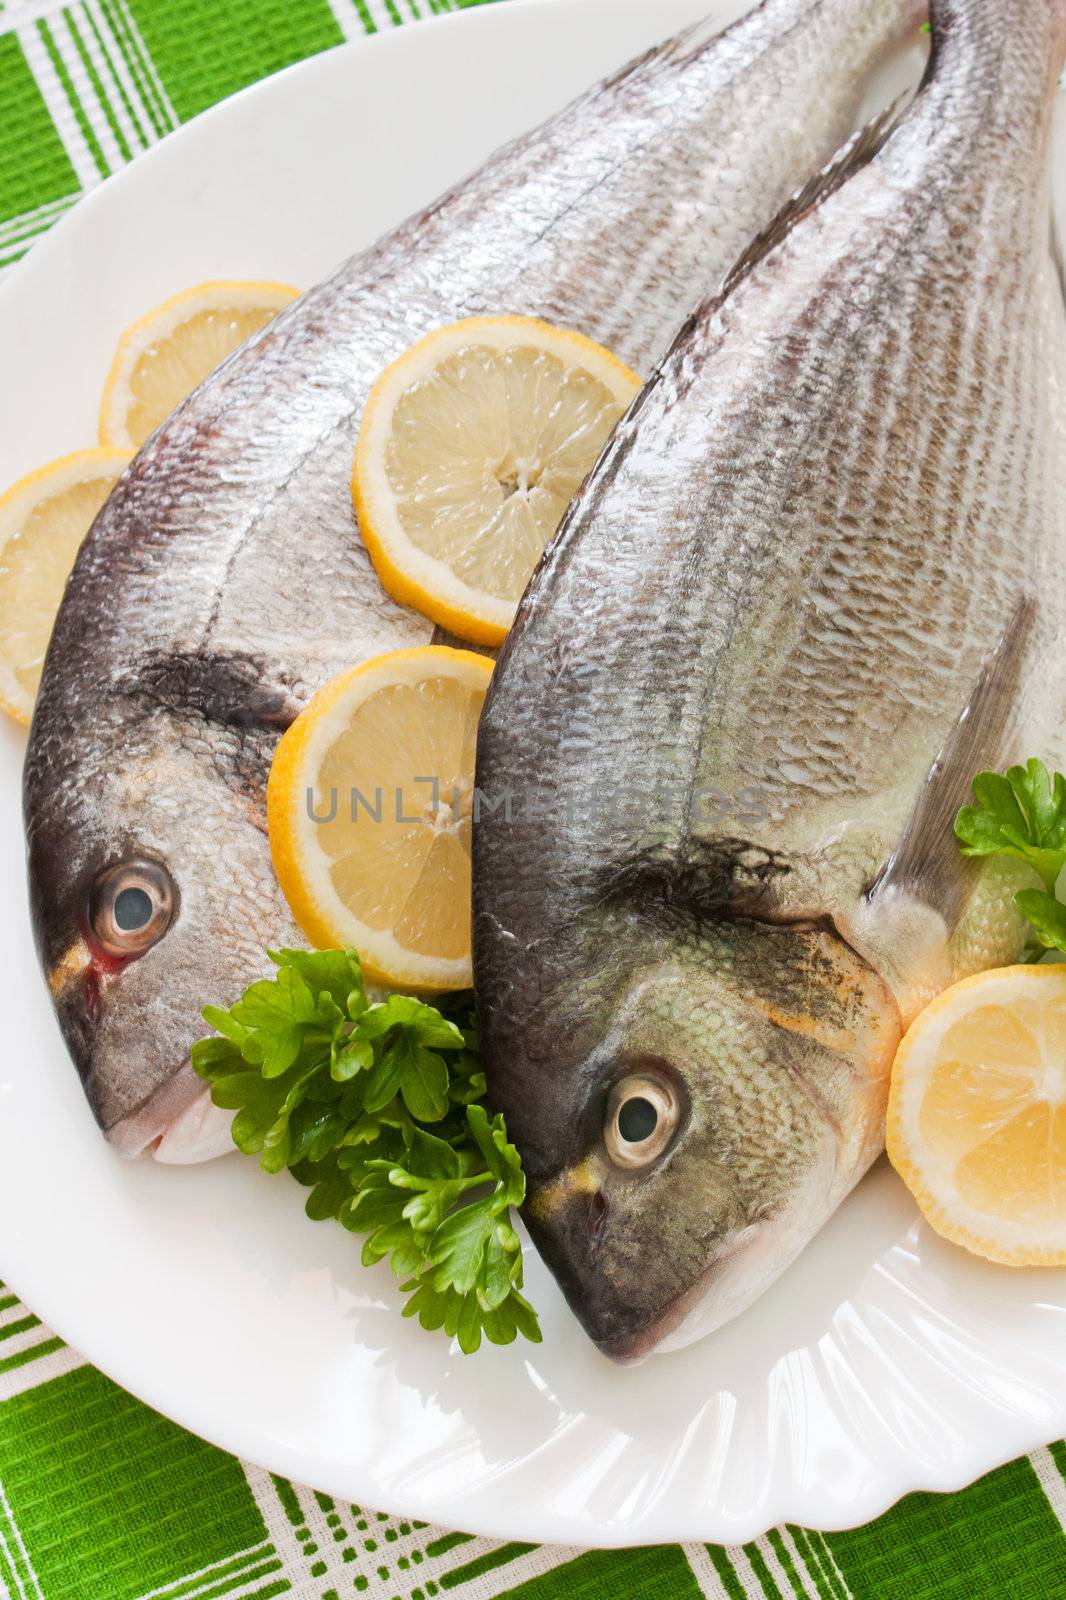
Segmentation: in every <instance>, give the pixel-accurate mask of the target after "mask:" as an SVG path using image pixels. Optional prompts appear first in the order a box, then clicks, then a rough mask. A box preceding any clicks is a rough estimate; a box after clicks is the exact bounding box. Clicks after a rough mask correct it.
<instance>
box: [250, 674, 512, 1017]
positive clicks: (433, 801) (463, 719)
mask: <svg viewBox="0 0 1066 1600" xmlns="http://www.w3.org/2000/svg"><path fill="white" fill-rule="evenodd" d="M491 676H492V663H491V662H490V661H486V660H485V658H484V657H483V656H478V655H474V654H473V653H472V652H470V651H467V650H450V649H446V648H444V647H440V646H433V645H427V646H425V647H424V648H422V649H417V650H397V651H393V652H391V653H390V654H388V655H383V656H375V658H374V659H373V660H372V661H367V662H364V664H363V665H362V666H359V667H356V668H355V669H354V670H353V671H352V672H348V673H344V674H342V675H341V676H340V677H339V678H334V679H333V681H332V682H331V683H328V684H326V686H325V687H324V688H323V689H320V690H319V692H318V694H316V695H315V696H314V698H313V699H312V700H311V701H310V702H309V704H308V705H307V707H306V708H305V709H304V711H303V712H301V714H300V716H299V717H297V719H296V721H295V722H294V723H293V724H292V726H291V728H289V729H288V731H287V732H286V733H285V735H284V737H283V738H282V740H281V742H280V744H279V745H278V748H277V751H276V752H275V755H274V762H273V765H272V767H271V769H270V780H269V783H268V785H267V820H268V825H269V830H270V849H271V854H272V856H273V858H274V868H275V871H276V872H277V875H278V881H279V882H280V884H281V887H282V889H283V891H284V893H285V897H286V899H287V900H288V902H289V906H290V908H291V910H292V914H293V916H294V917H295V918H296V921H297V922H298V923H299V925H300V927H301V928H302V929H303V931H304V933H305V934H306V935H307V937H308V939H310V941H311V943H312V944H313V945H316V946H317V947H318V948H319V949H331V948H333V947H334V946H337V945H354V947H355V948H356V949H357V950H358V952H359V955H360V957H361V958H362V961H363V965H364V967H365V968H366V971H367V974H368V976H369V977H371V978H374V979H377V980H378V981H379V982H384V983H392V984H396V985H404V986H407V987H412V988H418V989H465V988H467V987H469V985H470V983H471V981H472V980H471V969H470V832H471V809H472V798H473V789H474V750H475V742H476V738H477V725H478V720H479V718H480V716H481V707H482V703H483V701H484V699H485V692H486V690H487V689H488V685H489V679H490V677H491Z"/></svg>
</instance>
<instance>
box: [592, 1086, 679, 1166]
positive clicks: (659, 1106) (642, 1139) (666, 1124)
mask: <svg viewBox="0 0 1066 1600" xmlns="http://www.w3.org/2000/svg"><path fill="white" fill-rule="evenodd" d="M680 1121H681V1101H680V1098H679V1097H678V1094H677V1092H676V1090H675V1089H674V1088H673V1086H672V1085H671V1083H670V1082H669V1080H668V1079H667V1078H665V1077H660V1076H659V1075H658V1074H653V1073H633V1074H631V1075H630V1076H629V1077H627V1078H622V1079H621V1080H620V1081H619V1082H618V1083H616V1084H615V1085H614V1087H613V1088H612V1089H611V1092H610V1095H609V1096H608V1099H607V1115H606V1119H605V1121H604V1128H603V1139H604V1144H605V1145H606V1146H607V1154H608V1155H609V1156H610V1158H611V1160H612V1161H613V1162H614V1164H615V1166H616V1167H626V1168H628V1169H629V1170H631V1171H634V1170H637V1169H639V1168H641V1167H647V1166H650V1165H651V1163H652V1162H653V1161H657V1160H658V1159H659V1157H660V1156H661V1155H662V1154H663V1153H664V1152H665V1151H666V1150H667V1148H668V1147H669V1145H670V1142H671V1140H672V1139H673V1137H674V1134H675V1133H676V1132H677V1129H678V1125H679V1124H680Z"/></svg>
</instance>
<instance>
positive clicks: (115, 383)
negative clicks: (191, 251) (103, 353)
mask: <svg viewBox="0 0 1066 1600" xmlns="http://www.w3.org/2000/svg"><path fill="white" fill-rule="evenodd" d="M298 294H299V290H298V289H292V288H290V287H289V286H288V284H284V283H201V284H198V285H197V287H196V288H195V289H186V290H185V291H184V293H182V294H176V295H174V297H173V298H172V299H170V300H164V302H163V304H162V305H160V306H156V307H155V309H154V310H153V311H149V312H148V313H147V315H145V316H143V317H141V318H140V319H139V320H138V321H137V322H134V323H133V324H132V325H131V326H130V327H128V328H127V329H126V331H125V333H124V334H123V335H122V337H121V339H120V340H119V342H118V349H117V350H116V352H115V359H114V361H113V362H112V364H111V371H110V373H109V374H108V378H107V382H106V384H105V385H104V398H103V401H102V403H101V406H100V443H101V444H105V445H113V446H115V447H117V448H119V449H123V450H139V449H140V447H141V445H142V444H143V443H144V441H145V440H146V439H147V438H148V436H149V434H151V433H154V432H155V430H156V428H158V426H159V424H160V423H161V422H164V421H165V420H166V418H167V417H169V416H170V413H171V412H172V411H173V410H174V409H175V407H176V406H179V405H180V404H181V402H182V401H183V400H184V399H185V398H186V396H187V395H190V394H191V393H192V391H193V390H194V389H195V388H196V387H197V386H198V385H199V384H201V383H202V382H203V381H204V379H205V378H206V377H207V376H208V375H209V374H210V373H212V372H214V370H215V368H216V367H217V366H218V365H219V364H220V362H223V361H225V359H226V357H227V356H229V355H232V354H233V352H234V350H236V349H237V347H238V345H242V344H243V343H244V341H245V339H250V338H251V336H252V334H253V333H258V332H259V329H260V328H262V327H264V326H265V324H266V323H268V322H269V321H270V320H271V319H272V318H273V317H276V316H277V314H278V312H279V311H281V310H282V309H283V307H285V306H287V305H288V304H289V302H290V301H291V300H295V298H296V296H297V295H298Z"/></svg>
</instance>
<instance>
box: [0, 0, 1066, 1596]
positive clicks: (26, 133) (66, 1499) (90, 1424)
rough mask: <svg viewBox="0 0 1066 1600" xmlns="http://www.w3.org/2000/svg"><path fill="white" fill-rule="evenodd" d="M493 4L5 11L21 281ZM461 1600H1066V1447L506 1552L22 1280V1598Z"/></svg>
mask: <svg viewBox="0 0 1066 1600" xmlns="http://www.w3.org/2000/svg"><path fill="white" fill-rule="evenodd" d="M479 3H483V0H71V3H70V4H66V5H64V4H62V3H60V0H0V270H2V269H4V268H6V267H9V266H10V265H11V264H12V263H14V262H15V261H17V260H18V259H19V257H20V256H22V255H24V254H25V253H26V252H27V250H29V249H30V248H31V247H32V245H33V242H34V240H35V239H36V238H38V237H39V236H40V235H41V234H42V233H44V232H45V231H46V230H47V229H48V228H49V227H51V225H52V223H53V222H55V221H56V220H57V219H58V218H59V217H61V216H62V215H63V213H64V212H65V211H66V210H67V209H68V208H69V207H70V206H72V205H73V204H74V203H75V202H76V201H77V200H78V198H79V197H80V196H81V195H82V194H83V193H84V192H85V191H86V190H87V189H90V188H92V187H93V186H94V185H96V184H97V183H100V182H101V181H102V180H103V179H104V178H106V177H107V176H108V175H109V174H110V173H112V172H114V171H116V169H117V168H119V167H120V166H122V165H123V164H124V163H125V162H127V161H130V160H132V159H133V158H134V157H135V156H136V155H138V154H139V153H140V152H141V151H142V150H144V149H146V148H147V146H148V145H150V144H152V143H154V142H155V141H156V140H157V139H159V138H161V137H162V136H163V135H164V134H166V133H168V132H170V131H171V130H172V129H173V128H176V127H177V126H178V125H179V124H180V123H182V122H184V121H186V120H187V119H188V118H190V117H193V116H195V115H196V114H197V112H199V111H202V110H204V108H205V107H207V106H209V105H212V104H213V103H214V102H216V101H217V100H220V99H222V98H223V97H224V96H226V95H229V94H233V93H234V92H235V91H236V90H238V89H240V88H243V87H244V86H245V85H246V84H249V83H252V82H254V81H255V80H256V79H258V78H261V77H264V76H265V75H266V74H268V73H270V72H275V71H277V70H278V69H279V68H280V67H284V66H287V65H289V63H291V62H293V61H298V60H301V59H302V58H303V57H305V56H308V55H311V54H313V53H314V52H316V51H319V50H326V49H329V48H330V47H331V46H333V45H336V44H340V43H341V42H342V41H344V40H353V39H364V38H366V37H367V36H368V35H371V34H373V33H375V32H377V31H378V30H379V29H390V28H394V27H399V26H402V25H406V24H410V23H412V22H417V21H418V20H419V19H420V18H421V17H423V16H427V15H430V14H436V13H439V12H445V11H452V10H457V9H460V8H461V7H464V6H465V5H470V4H479ZM647 3H648V4H649V5H653V4H654V0H647ZM990 3H992V0H990ZM0 355H2V353H0ZM0 371H2V359H0ZM2 1256H3V1246H2V1227H0V1260H2ZM1064 1358H1066V1352H1064ZM1064 1382H1066V1359H1064ZM450 1593H455V1594H456V1595H457V1596H460V1597H461V1600H493V1597H496V1596H503V1595H507V1596H509V1597H511V1600H556V1597H562V1596H566V1597H567V1600H615V1597H618V1596H627V1597H630V1600H697V1597H699V1596H701V1595H706V1596H714V1597H716V1600H792V1597H797V1600H803V1597H810V1600H848V1597H850V1596H854V1597H855V1600H951V1597H956V1596H957V1597H958V1600H986V1597H994V1600H999V1597H1009V1600H1054V1597H1056V1596H1066V1446H1064V1445H1063V1444H1053V1445H1051V1446H1050V1447H1049V1448H1048V1449H1046V1450H1040V1451H1037V1452H1036V1453H1035V1454H1034V1455H1032V1456H1030V1457H1029V1458H1028V1459H1027V1460H1021V1461H1016V1462H1014V1463H1012V1464H1011V1465H1010V1466H1006V1467H1003V1468H1001V1469H1000V1470H999V1471H998V1472H994V1473H991V1474H990V1475H989V1476H988V1477H986V1478H984V1479H982V1481H981V1482H980V1483H977V1484H975V1485H974V1486H973V1487H972V1488H971V1489H968V1490H966V1491H965V1492H964V1493H962V1494H957V1495H952V1496H948V1497H937V1496H933V1495H924V1494H923V1495H912V1496H910V1497H909V1498H908V1499H906V1500H904V1501H902V1502H901V1503H900V1504H899V1505H898V1506H896V1507H895V1508H894V1509H893V1510H892V1511H890V1512H889V1513H888V1514H887V1515H886V1516H884V1517H882V1518H880V1519H879V1520H878V1521H877V1522H875V1523H872V1524H870V1525H869V1526H868V1527H865V1528H857V1529H855V1530H853V1531H851V1532H848V1533H840V1534H829V1535H823V1534H818V1533H813V1532H811V1531H809V1530H804V1529H802V1528H797V1527H787V1528H775V1529H772V1530H771V1531H770V1532H769V1533H767V1534H766V1535H765V1536H764V1537H763V1538H761V1539H757V1540H755V1541H754V1542H753V1543H751V1544H747V1545H745V1546H743V1548H735V1549H722V1548H720V1547H718V1546H713V1545H685V1546H661V1547H656V1548H649V1549H644V1550H636V1551H619V1552H614V1551H584V1552H582V1551H579V1550H573V1549H559V1548H547V1547H541V1548H537V1547H534V1546H531V1545H526V1544H519V1543H504V1544H501V1543H497V1542H494V1541H492V1540H487V1539H480V1538H472V1537H471V1536H469V1535H468V1534H465V1533H455V1532H449V1531H446V1530H444V1529H441V1528H431V1527H427V1526H425V1525H424V1524H422V1523H416V1522H407V1521H403V1520H400V1519H399V1518H396V1517H392V1516H390V1515H388V1514H387V1513H386V1512H383V1511H375V1510H370V1509H368V1508H366V1507H363V1506H354V1505H349V1504H340V1503H335V1502H334V1501H332V1500H331V1499H330V1498H329V1497H328V1496H326V1495H322V1494H318V1493H315V1492H314V1491H313V1490H311V1489H305V1488H301V1487H298V1486H297V1485H295V1484H291V1483H287V1482H285V1481H284V1480H283V1479H280V1478H276V1477H274V1476H272V1475H271V1474H270V1473H268V1472H265V1471H263V1470H262V1469H260V1468H258V1467H255V1466H252V1465H251V1464H249V1463H246V1462H244V1463H242V1462H240V1461H237V1460H235V1459H234V1458H233V1457H231V1456H227V1455H225V1454H224V1453H223V1452H222V1451H219V1450H216V1449H214V1448H213V1447H212V1446H210V1445H208V1444H205V1443H203V1442H202V1441H201V1440H199V1439H196V1438H194V1437H192V1436H191V1435H190V1434H187V1433H184V1432H183V1431H182V1430H181V1429H180V1428H178V1427H176V1426H174V1424H172V1423H170V1422H167V1421H166V1420H165V1419H164V1418H162V1417H160V1416H157V1415H156V1414H155V1413H154V1412H153V1411H150V1410H149V1409H148V1408H147V1407H145V1406H143V1405H141V1404H140V1403H139V1402H138V1401H136V1400H134V1399H132V1398H131V1397H130V1396H129V1395H127V1394H125V1393H124V1392H123V1391H122V1390H121V1389H119V1388H117V1387H116V1386H115V1385H114V1384H113V1383H111V1382H110V1381H109V1380H108V1379H107V1378H105V1377H104V1376H103V1375H102V1374H101V1373H99V1372H97V1371H95V1370H94V1369H93V1368H92V1367H90V1366H88V1365H87V1364H86V1363H85V1362H83V1361H82V1360H81V1359H80V1357H79V1356H78V1355H76V1354H75V1352H74V1351H72V1350H70V1349H68V1348H67V1347H66V1346H65V1345H64V1344H63V1342H62V1341H61V1340H60V1339H58V1338H56V1337H55V1336H54V1335H52V1334H51V1333H50V1332H49V1330H48V1329H47V1328H44V1327H42V1325H41V1324H40V1322H39V1321H38V1319H37V1318H36V1317H35V1316H34V1315H33V1313H32V1311H30V1310H29V1309H28V1308H27V1307H26V1306H24V1305H22V1304H21V1303H20V1301H19V1300H18V1297H17V1295H16V1294H15V1293H14V1292H13V1291H11V1290H8V1289H6V1288H5V1287H4V1286H3V1285H2V1284H0V1597H2V1600H222V1597H229V1600H271V1597H273V1596H275V1595H289V1596H292V1597H293V1600H352V1597H354V1596H360V1595H361V1596H365V1600H432V1597H436V1596H441V1597H443V1596H445V1595H446V1594H450Z"/></svg>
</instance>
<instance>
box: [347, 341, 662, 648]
mask: <svg viewBox="0 0 1066 1600" xmlns="http://www.w3.org/2000/svg"><path fill="white" fill-rule="evenodd" d="M640 386H641V382H640V379H639V378H638V377H637V375H636V373H635V372H630V370H629V368H628V367H625V366H623V365H622V363H621V362H620V361H618V360H616V358H615V357H614V356H612V355H611V353H610V352H609V351H608V350H604V349H603V348H602V346H601V345H598V344H593V342H592V341H591V339H586V338H584V337H582V335H581V334H577V333H568V332H566V331H565V330H563V329H562V328H555V327H552V326H551V325H550V324H549V323H547V322H538V321H537V320H536V319H535V318H532V317H473V318H470V319H469V320H467V321H465V322H456V323H453V324H451V326H449V327H446V328H441V329H439V330H438V332H436V333H431V334H430V335H429V336H428V338H425V339H422V340H421V341H420V342H419V343H418V344H415V345H412V347H411V349H410V350H408V351H407V352H406V353H405V354H404V355H402V356H401V357H400V358H399V360H398V361H395V362H393V364H392V366H391V367H388V368H386V370H385V372H383V373H382V375H381V377H380V378H379V379H378V381H377V383H376V384H375V385H374V387H373V389H372V390H371V392H370V398H369V400H368V402H367V407H366V411H365V413H364V415H363V423H362V427H361V429H360V433H359V442H358V444H357V446H356V452H355V467H354V471H353V474H352V498H353V500H354V502H355V510H356V515H357V516H358V518H359V528H360V532H361V533H362V536H363V539H364V541H365V543H366V547H367V549H368V550H369V552H370V555H371V559H372V560H373V562H374V565H375V567H376V568H377V572H378V576H379V577H380V579H381V581H382V583H383V584H384V586H385V588H386V589H387V590H388V592H389V593H390V594H391V595H392V597H393V599H395V600H399V601H400V602H401V604H403V605H409V606H413V607H414V608H415V610H417V611H421V612H423V613H424V614H425V615H426V616H427V617H431V618H432V619H433V621H434V622H438V623H440V625H441V626H442V627H445V628H448V629H449V630H450V631H451V632H452V633H455V634H458V635H459V637H460V638H462V639H471V640H473V641H474V642H475V643H477V644H499V643H500V641H501V640H502V639H503V638H504V636H505V634H506V633H507V630H508V628H509V627H510V626H511V623H512V622H513V621H514V615H515V610H516V608H517V605H518V602H519V600H520V599H521V597H522V591H523V590H524V589H525V586H526V584H527V583H528V581H529V578H530V575H531V573H532V571H533V568H534V567H535V565H536V563H537V560H538V558H539V557H540V554H541V552H542V551H543V549H544V547H545V545H546V544H547V543H548V541H549V539H550V538H551V536H552V534H553V533H554V532H555V530H556V528H557V527H558V526H559V523H560V521H561V520H562V517H563V513H564V512H565V511H566V508H567V506H568V505H569V504H570V501H571V500H572V498H573V496H574V494H575V492H576V491H577V489H578V488H579V486H580V484H581V482H582V480H583V479H584V477H585V476H586V474H587V473H588V472H589V470H590V468H591V467H592V466H593V465H594V463H595V461H596V458H597V456H598V455H599V453H600V451H601V450H602V448H603V446H604V444H605V443H606V441H607V438H608V436H609V435H610V433H611V430H612V428H613V427H614V425H615V423H616V422H617V421H618V419H619V417H620V416H621V415H622V413H623V412H624V411H625V410H626V409H627V408H628V406H629V404H630V402H631V401H632V400H633V397H634V396H635V395H636V394H637V392H638V390H639V389H640Z"/></svg>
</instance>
